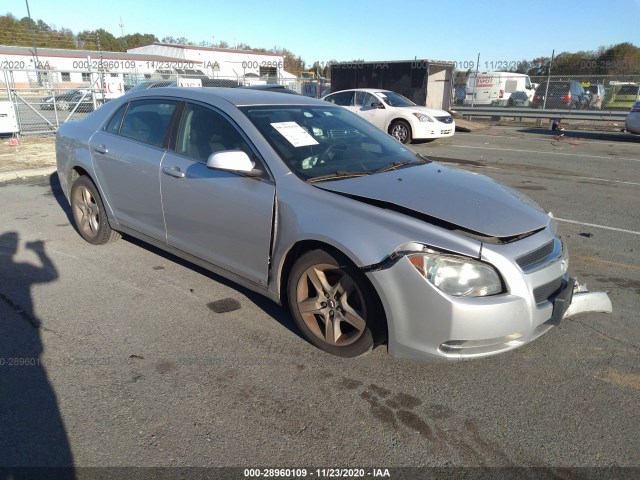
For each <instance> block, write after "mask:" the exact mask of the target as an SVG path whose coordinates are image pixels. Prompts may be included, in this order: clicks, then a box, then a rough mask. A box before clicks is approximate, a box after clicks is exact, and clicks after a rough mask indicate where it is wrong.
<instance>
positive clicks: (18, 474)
mask: <svg viewBox="0 0 640 480" xmlns="http://www.w3.org/2000/svg"><path fill="white" fill-rule="evenodd" d="M21 243H22V242H21V240H20V236H19V234H18V232H15V231H8V232H2V233H0V392H2V393H1V394H0V478H2V479H4V478H11V479H16V480H18V479H30V478H56V479H57V478H64V479H72V478H75V471H74V468H73V455H72V453H71V448H70V445H69V439H68V436H67V432H66V429H65V426H64V422H63V419H62V415H61V414H60V410H59V407H58V400H57V397H56V393H55V391H54V389H53V386H52V385H51V384H50V382H49V378H48V376H47V371H46V366H47V364H48V361H47V358H46V357H43V356H42V355H43V345H42V339H41V335H42V334H43V333H44V332H48V334H54V335H55V332H52V331H51V330H48V329H47V328H46V325H43V324H42V322H41V321H40V319H39V318H38V316H37V315H36V308H35V306H34V302H33V296H32V293H31V290H32V287H33V286H35V285H38V284H45V283H50V282H55V281H56V280H57V279H58V270H57V268H56V266H55V265H54V263H53V262H52V260H51V259H50V258H49V256H48V255H47V253H46V248H45V242H44V241H42V240H37V241H30V242H26V243H25V244H24V246H23V249H24V250H30V251H31V252H32V253H33V254H34V255H35V256H36V257H37V258H38V263H39V265H38V264H34V263H31V262H23V261H19V260H17V259H16V258H15V257H16V256H17V255H18V253H19V252H20V246H21ZM51 361H54V360H53V359H52V360H51ZM34 467H38V468H41V469H42V470H41V471H36V470H33V468H34ZM52 467H55V469H54V470H52V469H51V468H52Z"/></svg>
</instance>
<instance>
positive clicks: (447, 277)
mask: <svg viewBox="0 0 640 480" xmlns="http://www.w3.org/2000/svg"><path fill="white" fill-rule="evenodd" d="M408 258H409V261H410V262H411V263H412V264H413V266H414V267H416V270H418V272H420V275H422V276H423V277H424V278H425V279H426V280H427V281H428V282H429V283H431V284H432V285H434V286H435V287H436V288H438V289H439V290H441V291H443V292H444V293H446V294H448V295H453V296H455V297H484V296H487V295H495V294H497V293H501V292H502V281H501V280H500V276H499V275H498V272H496V271H495V270H494V268H493V267H492V266H491V265H488V264H486V263H482V262H478V261H476V260H473V259H471V258H467V257H458V256H456V255H447V254H442V253H437V252H432V251H427V252H426V253H418V254H412V255H409V256H408Z"/></svg>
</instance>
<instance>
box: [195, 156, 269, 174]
mask: <svg viewBox="0 0 640 480" xmlns="http://www.w3.org/2000/svg"><path fill="white" fill-rule="evenodd" d="M255 166H256V164H255V162H252V161H251V159H250V158H249V155H247V154H246V153H245V152H243V151H242V150H224V151H222V152H216V153H212V154H211V155H210V156H209V158H208V159H207V168H211V169H215V170H224V171H226V172H237V173H244V174H246V175H248V176H251V177H257V176H260V175H262V171H261V170H258V169H256V168H255Z"/></svg>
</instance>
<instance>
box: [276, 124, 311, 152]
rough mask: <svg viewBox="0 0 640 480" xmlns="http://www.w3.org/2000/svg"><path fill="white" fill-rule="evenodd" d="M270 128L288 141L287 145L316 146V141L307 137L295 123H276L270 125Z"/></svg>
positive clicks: (307, 134)
mask: <svg viewBox="0 0 640 480" xmlns="http://www.w3.org/2000/svg"><path fill="white" fill-rule="evenodd" d="M271 126H272V127H273V128H275V129H276V130H277V131H278V132H280V134H281V135H282V136H283V137H284V138H286V139H287V140H289V143H290V144H291V145H293V146H294V147H306V146H308V145H318V142H317V141H316V139H315V138H313V137H312V136H311V135H309V133H308V132H307V131H306V130H305V129H304V128H302V127H301V126H300V125H298V124H297V123H296V122H278V123H272V124H271Z"/></svg>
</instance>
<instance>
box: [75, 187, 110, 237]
mask: <svg viewBox="0 0 640 480" xmlns="http://www.w3.org/2000/svg"><path fill="white" fill-rule="evenodd" d="M71 211H72V212H73V220H74V222H75V224H76V227H77V229H78V233H79V234H80V236H81V237H82V238H84V239H85V240H86V241H87V242H89V243H91V244H92V245H104V244H105V243H110V242H115V241H116V240H117V239H119V238H120V234H119V233H118V232H116V231H115V230H112V229H111V226H110V225H109V221H108V220H107V215H106V213H105V210H104V204H103V203H102V199H101V198H100V194H98V190H97V189H96V187H95V185H94V184H93V182H92V181H91V179H90V178H89V177H87V176H81V177H79V178H78V179H77V180H76V181H75V182H74V183H73V187H72V188H71Z"/></svg>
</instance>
